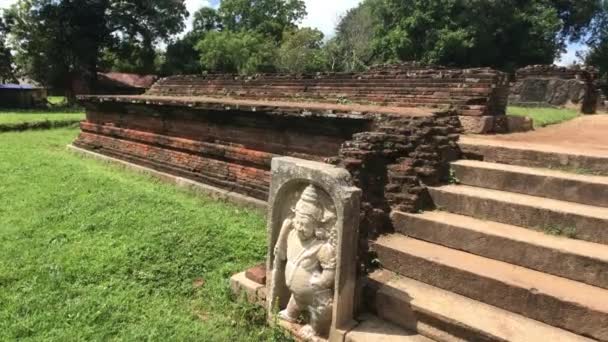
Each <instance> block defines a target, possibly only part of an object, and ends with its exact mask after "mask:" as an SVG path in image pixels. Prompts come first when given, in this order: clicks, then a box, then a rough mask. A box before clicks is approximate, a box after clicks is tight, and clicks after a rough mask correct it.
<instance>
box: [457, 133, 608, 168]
mask: <svg viewBox="0 0 608 342" xmlns="http://www.w3.org/2000/svg"><path fill="white" fill-rule="evenodd" d="M458 145H459V146H460V149H461V150H462V152H463V153H464V155H465V156H466V157H468V159H479V160H483V161H487V162H493V163H502V164H510V165H521V166H531V167H541V168H551V169H558V170H564V171H573V172H575V173H590V174H602V175H608V153H606V152H601V151H594V152H591V151H587V152H581V151H578V150H574V149H565V148H562V147H553V146H549V145H539V144H528V143H518V142H511V141H499V140H492V139H487V138H486V139H483V138H476V137H467V136H463V137H462V138H461V139H460V141H459V143H458Z"/></svg>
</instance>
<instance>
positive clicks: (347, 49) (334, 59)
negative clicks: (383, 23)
mask: <svg viewBox="0 0 608 342" xmlns="http://www.w3.org/2000/svg"><path fill="white" fill-rule="evenodd" d="M377 3H378V1H377V0H373V1H372V0H368V1H366V2H364V3H363V4H362V5H360V6H358V7H355V8H353V9H351V10H349V11H348V12H347V13H346V15H345V16H344V17H343V18H342V19H341V20H340V23H339V24H338V27H337V28H336V36H335V37H334V38H332V39H331V40H330V41H329V42H328V43H327V45H326V46H325V51H326V54H327V56H328V57H327V58H328V60H329V64H330V65H329V68H330V70H340V71H358V70H362V69H364V68H365V67H366V66H368V65H370V64H372V62H373V59H374V56H375V51H374V46H373V44H374V31H375V29H376V26H377V25H378V18H377V16H375V15H374V13H373V8H374V6H377Z"/></svg>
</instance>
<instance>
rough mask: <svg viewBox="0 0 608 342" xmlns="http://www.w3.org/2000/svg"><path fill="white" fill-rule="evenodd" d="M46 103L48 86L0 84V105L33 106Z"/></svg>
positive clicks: (5, 106)
mask: <svg viewBox="0 0 608 342" xmlns="http://www.w3.org/2000/svg"><path fill="white" fill-rule="evenodd" d="M46 104H47V90H46V88H42V87H38V86H35V85H30V84H0V107H3V108H33V107H44V106H46Z"/></svg>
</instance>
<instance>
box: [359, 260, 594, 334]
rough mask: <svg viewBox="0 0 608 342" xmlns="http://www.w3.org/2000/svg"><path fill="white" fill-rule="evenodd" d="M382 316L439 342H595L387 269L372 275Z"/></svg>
mask: <svg viewBox="0 0 608 342" xmlns="http://www.w3.org/2000/svg"><path fill="white" fill-rule="evenodd" d="M368 279H369V280H370V286H372V287H373V288H374V289H375V290H374V291H375V295H374V296H373V297H374V298H373V302H372V303H370V304H371V305H373V306H374V308H375V310H377V311H379V312H381V313H382V318H384V319H387V320H389V321H392V322H394V323H395V324H399V325H400V326H402V327H406V328H409V329H416V330H417V331H418V332H419V333H421V334H424V335H425V336H429V337H431V338H433V339H434V340H437V341H446V342H456V341H476V342H490V341H491V342H497V341H512V342H531V341H551V342H591V341H592V340H591V339H588V338H585V337H582V336H579V335H576V334H573V333H571V332H568V331H565V330H562V329H559V328H556V327H552V326H549V325H547V324H544V323H541V322H539V321H536V320H533V319H529V318H526V317H524V316H521V315H518V314H515V313H513V312H509V311H506V310H503V309H500V308H497V307H495V306H492V305H488V304H484V303H482V302H479V301H476V300H473V299H470V298H467V297H465V296H461V295H459V294H456V293H453V292H449V291H445V290H442V289H440V288H437V287H435V286H431V285H428V284H425V283H422V282H419V281H416V280H414V279H411V278H407V277H402V276H399V275H397V274H395V273H393V272H390V271H387V270H378V271H375V272H373V273H371V274H370V275H369V276H368Z"/></svg>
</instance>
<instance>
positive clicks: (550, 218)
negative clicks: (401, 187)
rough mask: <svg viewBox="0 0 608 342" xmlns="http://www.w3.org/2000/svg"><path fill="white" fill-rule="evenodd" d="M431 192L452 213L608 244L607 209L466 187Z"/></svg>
mask: <svg viewBox="0 0 608 342" xmlns="http://www.w3.org/2000/svg"><path fill="white" fill-rule="evenodd" d="M429 192H430V195H431V197H432V198H433V202H434V203H435V204H436V205H437V207H438V208H441V209H444V210H448V211H450V212H452V213H456V214H461V215H467V216H473V217H476V218H480V219H485V220H492V221H496V222H500V223H505V224H511V225H514V226H519V227H529V228H530V229H538V230H541V231H543V230H546V231H555V232H556V234H558V233H561V234H563V235H566V236H570V237H575V238H577V239H581V240H585V241H590V242H596V243H603V244H608V230H607V229H605V227H606V226H608V208H600V207H594V206H589V205H583V204H578V203H571V202H565V201H557V200H553V199H548V198H541V197H535V196H529V195H523V194H516V193H510V192H505V191H498V190H491V189H483V188H477V187H471V186H467V185H446V186H441V187H436V188H431V189H429ZM513 213H517V214H513Z"/></svg>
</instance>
